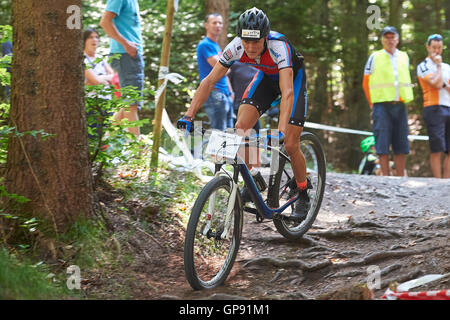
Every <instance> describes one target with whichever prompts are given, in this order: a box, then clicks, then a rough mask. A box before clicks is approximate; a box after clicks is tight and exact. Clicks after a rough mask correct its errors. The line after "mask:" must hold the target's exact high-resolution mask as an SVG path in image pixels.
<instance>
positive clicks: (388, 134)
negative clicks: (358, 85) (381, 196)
mask: <svg viewBox="0 0 450 320" xmlns="http://www.w3.org/2000/svg"><path fill="white" fill-rule="evenodd" d="M381 43H382V45H383V49H381V50H378V51H375V52H374V53H372V54H371V56H370V57H369V59H368V61H367V63H366V66H365V68H364V80H363V88H364V93H365V95H366V98H367V101H368V102H369V105H370V107H371V109H372V120H373V126H372V129H373V134H374V136H375V140H376V145H375V148H376V152H377V155H378V156H379V159H380V167H381V172H382V174H383V175H384V176H388V175H389V174H390V165H389V154H390V146H391V145H392V151H393V153H394V165H395V169H396V170H395V175H397V176H404V175H405V171H406V170H405V169H406V155H407V154H409V141H408V111H407V109H406V106H405V104H406V103H408V102H410V101H412V100H413V99H414V94H413V91H412V84H411V75H410V72H409V57H408V55H407V53H406V52H404V51H400V50H398V49H397V45H398V43H399V36H398V32H397V30H396V29H395V28H394V27H391V26H387V27H385V28H384V29H383V30H382V31H381Z"/></svg>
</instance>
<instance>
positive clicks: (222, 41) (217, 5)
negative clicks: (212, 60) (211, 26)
mask: <svg viewBox="0 0 450 320" xmlns="http://www.w3.org/2000/svg"><path fill="white" fill-rule="evenodd" d="M205 12H206V14H208V13H213V12H217V13H220V14H221V15H222V18H223V31H222V34H221V35H220V38H219V45H220V47H221V48H222V49H223V48H225V46H226V45H227V44H228V36H227V33H228V26H229V16H230V1H229V0H206V1H205Z"/></svg>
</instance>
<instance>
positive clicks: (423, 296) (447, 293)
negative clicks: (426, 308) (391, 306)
mask: <svg viewBox="0 0 450 320" xmlns="http://www.w3.org/2000/svg"><path fill="white" fill-rule="evenodd" d="M381 298H382V299H387V300H397V299H400V300H450V290H434V291H422V292H395V291H391V290H387V291H386V293H385V294H384V295H383V296H382V297H381Z"/></svg>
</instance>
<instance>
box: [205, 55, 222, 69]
mask: <svg viewBox="0 0 450 320" xmlns="http://www.w3.org/2000/svg"><path fill="white" fill-rule="evenodd" d="M206 61H207V62H208V63H209V65H210V66H211V67H213V68H214V66H215V65H216V63H217V61H219V55H217V54H216V55H214V56H211V57H209V58H208V59H206Z"/></svg>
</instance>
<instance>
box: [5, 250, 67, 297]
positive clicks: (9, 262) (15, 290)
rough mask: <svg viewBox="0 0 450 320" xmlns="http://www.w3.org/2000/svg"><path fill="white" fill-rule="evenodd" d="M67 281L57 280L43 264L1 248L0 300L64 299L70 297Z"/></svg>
mask: <svg viewBox="0 0 450 320" xmlns="http://www.w3.org/2000/svg"><path fill="white" fill-rule="evenodd" d="M71 295H72V293H70V292H69V290H68V289H67V287H66V286H65V279H64V278H62V279H56V278H55V277H53V275H52V274H51V273H50V271H49V267H48V266H47V265H45V264H44V263H42V262H38V263H32V262H31V261H29V260H27V259H21V258H19V257H18V256H17V255H13V254H10V253H9V252H8V251H7V250H6V249H5V248H3V247H0V299H2V300H3V299H8V300H9V299H19V300H22V299H25V300H36V299H62V298H64V297H67V298H68V297H70V296H71Z"/></svg>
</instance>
